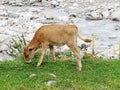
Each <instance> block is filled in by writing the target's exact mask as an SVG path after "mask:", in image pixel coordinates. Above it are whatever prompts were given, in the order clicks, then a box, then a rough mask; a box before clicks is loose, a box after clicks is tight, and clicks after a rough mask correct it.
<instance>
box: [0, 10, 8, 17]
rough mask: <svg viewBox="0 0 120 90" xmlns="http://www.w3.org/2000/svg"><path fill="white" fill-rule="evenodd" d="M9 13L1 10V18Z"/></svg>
mask: <svg viewBox="0 0 120 90" xmlns="http://www.w3.org/2000/svg"><path fill="white" fill-rule="evenodd" d="M7 15H8V13H7V12H6V11H4V10H0V16H7Z"/></svg>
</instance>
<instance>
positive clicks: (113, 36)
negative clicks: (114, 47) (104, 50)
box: [108, 35, 117, 39]
mask: <svg viewBox="0 0 120 90" xmlns="http://www.w3.org/2000/svg"><path fill="white" fill-rule="evenodd" d="M108 38H109V39H116V38H117V36H116V35H111V36H109V37H108Z"/></svg>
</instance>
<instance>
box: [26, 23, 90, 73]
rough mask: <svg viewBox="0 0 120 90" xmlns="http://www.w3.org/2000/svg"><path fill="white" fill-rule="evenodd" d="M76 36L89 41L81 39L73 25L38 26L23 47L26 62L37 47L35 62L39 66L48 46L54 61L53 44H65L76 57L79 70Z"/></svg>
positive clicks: (29, 60)
mask: <svg viewBox="0 0 120 90" xmlns="http://www.w3.org/2000/svg"><path fill="white" fill-rule="evenodd" d="M77 37H79V38H80V39H82V40H83V41H85V42H91V40H90V39H83V38H82V37H80V35H79V34H78V28H77V27H76V26H75V25H67V24H51V25H43V26H42V27H40V28H39V29H38V30H37V31H36V33H35V35H34V37H33V38H32V40H31V41H30V43H29V44H28V45H26V46H25V47H24V56H25V60H26V62H27V63H30V62H31V59H32V57H33V56H34V53H35V51H36V50H37V49H39V48H42V52H41V57H40V58H39V61H38V63H37V66H40V65H41V63H42V60H43V57H44V54H45V52H46V50H47V48H48V47H49V48H50V51H51V53H52V59H53V61H54V62H55V61H56V58H55V52H54V46H60V45H65V44H66V45H67V46H68V47H69V48H70V49H71V50H72V51H73V53H74V54H75V56H76V57H77V59H76V63H77V70H78V71H81V68H82V64H81V60H80V54H79V48H78V47H77Z"/></svg>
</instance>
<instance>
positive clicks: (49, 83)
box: [46, 80, 56, 86]
mask: <svg viewBox="0 0 120 90" xmlns="http://www.w3.org/2000/svg"><path fill="white" fill-rule="evenodd" d="M54 83H56V81H54V80H50V81H48V82H46V85H47V86H51V85H52V84H54Z"/></svg>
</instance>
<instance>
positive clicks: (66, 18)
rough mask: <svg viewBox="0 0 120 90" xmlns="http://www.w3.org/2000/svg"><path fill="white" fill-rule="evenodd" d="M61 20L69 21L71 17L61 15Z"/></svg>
mask: <svg viewBox="0 0 120 90" xmlns="http://www.w3.org/2000/svg"><path fill="white" fill-rule="evenodd" d="M59 20H61V21H64V22H67V21H68V20H69V17H68V16H61V17H59Z"/></svg>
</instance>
